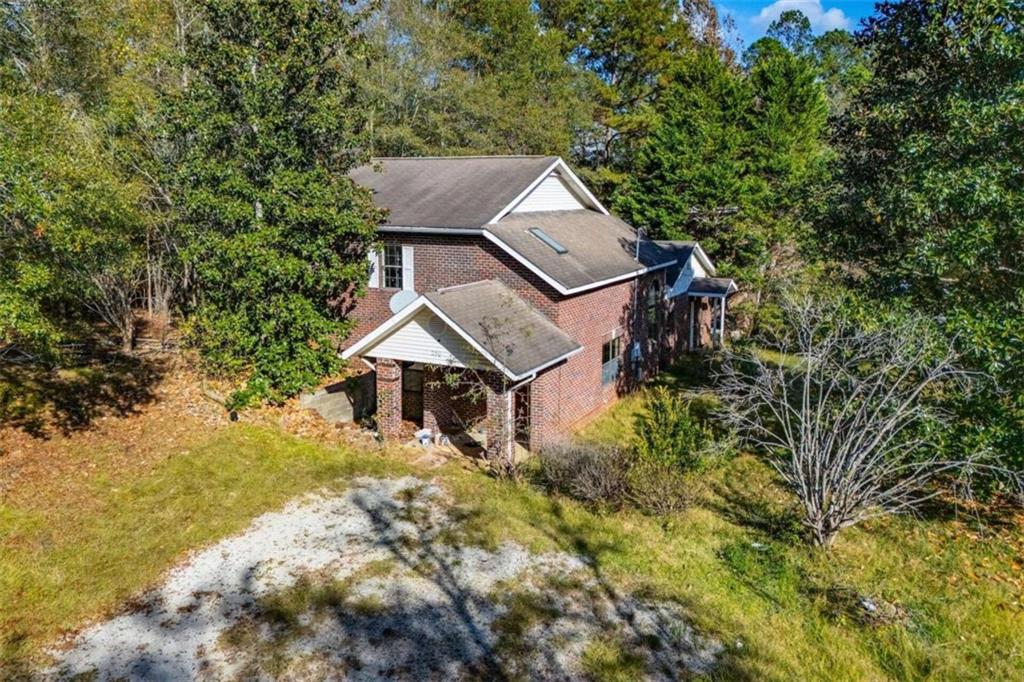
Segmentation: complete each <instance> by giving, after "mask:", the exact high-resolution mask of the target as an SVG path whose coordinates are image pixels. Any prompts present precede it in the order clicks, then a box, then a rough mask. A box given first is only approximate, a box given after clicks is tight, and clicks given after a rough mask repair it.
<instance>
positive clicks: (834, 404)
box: [718, 299, 1019, 547]
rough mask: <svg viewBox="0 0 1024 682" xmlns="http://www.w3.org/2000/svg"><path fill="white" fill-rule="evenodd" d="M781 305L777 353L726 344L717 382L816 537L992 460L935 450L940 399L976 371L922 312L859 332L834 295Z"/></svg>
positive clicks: (930, 491)
mask: <svg viewBox="0 0 1024 682" xmlns="http://www.w3.org/2000/svg"><path fill="white" fill-rule="evenodd" d="M785 308H786V312H787V317H788V319H789V325H790V326H789V329H788V332H787V333H785V334H784V336H783V338H781V339H780V340H779V341H778V342H777V343H776V344H775V348H774V349H775V350H777V351H779V352H780V353H782V354H783V355H782V358H783V359H782V360H778V359H776V360H774V361H768V360H765V359H762V358H761V357H759V356H758V355H757V354H755V353H749V352H748V353H743V352H736V351H726V353H725V358H724V362H723V366H722V369H721V370H720V374H719V376H718V379H719V383H720V387H721V394H722V397H723V402H724V410H723V411H724V415H725V417H726V419H727V420H728V421H729V422H730V424H731V425H732V426H733V427H734V428H736V430H737V431H738V433H739V434H740V435H741V436H742V437H743V438H745V439H746V441H747V442H748V443H749V444H751V445H753V446H755V447H757V448H759V449H761V450H764V451H766V452H768V453H770V454H772V455H774V457H773V459H772V461H773V464H774V466H775V468H776V469H777V470H778V472H779V474H780V475H781V476H782V478H783V480H784V481H785V482H786V484H787V485H788V487H789V488H790V489H791V490H792V491H793V492H794V493H795V494H796V496H797V498H798V500H799V502H800V504H801V506H802V507H803V523H804V525H805V526H806V528H807V529H808V531H809V533H810V535H811V538H812V540H813V542H814V543H815V544H817V545H820V546H825V547H827V546H830V545H831V544H832V542H833V541H834V539H835V537H836V535H837V534H838V533H839V531H840V530H841V529H843V528H846V527H849V526H852V525H854V524H856V523H859V522H861V521H864V520H866V519H869V518H872V517H876V516H880V515H884V514H893V513H899V512H904V511H909V510H911V509H913V508H914V507H915V506H916V505H919V504H920V503H921V502H923V501H924V500H926V499H928V498H930V497H933V496H934V495H935V494H937V491H938V488H937V487H936V486H934V485H933V483H934V482H935V478H936V477H937V476H942V475H964V476H965V477H969V476H970V472H972V471H976V470H978V469H979V468H983V469H996V468H998V467H996V465H995V464H994V463H991V462H989V461H988V455H987V453H966V454H963V455H962V456H956V457H953V458H948V457H945V456H944V455H943V453H942V449H941V448H940V447H939V443H938V439H939V438H941V435H942V433H943V431H944V430H945V427H946V426H948V423H947V422H948V420H949V416H948V415H947V414H946V413H945V412H944V411H943V410H942V409H941V408H940V407H939V405H938V398H940V397H941V396H942V395H943V394H946V395H948V392H951V391H965V390H969V389H970V386H971V384H972V383H973V380H974V379H975V377H972V376H971V375H970V374H969V373H967V372H966V371H964V370H962V369H960V368H959V366H958V364H957V354H956V351H955V349H954V344H953V343H952V342H951V341H949V340H943V339H937V338H936V335H935V334H934V333H929V330H928V325H927V322H926V321H925V320H923V319H921V318H917V317H914V316H909V317H905V318H901V319H899V320H893V321H888V320H887V321H886V323H885V324H879V325H877V328H871V329H865V328H864V326H862V325H859V324H857V322H856V321H855V320H854V319H852V317H851V316H850V315H848V314H846V313H845V312H844V310H843V308H842V306H841V305H840V304H838V303H835V302H826V301H820V300H813V299H803V300H800V301H790V302H789V303H787V304H786V306H785ZM1016 483H1017V484H1018V486H1019V481H1016Z"/></svg>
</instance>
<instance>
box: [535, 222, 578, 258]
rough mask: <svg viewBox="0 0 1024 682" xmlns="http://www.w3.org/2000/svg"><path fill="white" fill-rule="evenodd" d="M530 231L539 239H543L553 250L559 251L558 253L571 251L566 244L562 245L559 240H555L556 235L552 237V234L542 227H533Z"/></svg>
mask: <svg viewBox="0 0 1024 682" xmlns="http://www.w3.org/2000/svg"><path fill="white" fill-rule="evenodd" d="M529 232H530V234H532V235H533V236H534V237H536V238H537V239H539V240H541V241H542V242H544V243H545V244H547V245H548V246H550V247H551V250H552V251H554V252H555V253H557V254H563V253H569V249H567V248H565V247H564V246H562V245H561V244H559V243H558V242H557V241H555V239H554V237H552V236H551V235H549V234H548V233H547V232H545V231H544V230H542V229H540V228H539V227H531V228H530V230H529Z"/></svg>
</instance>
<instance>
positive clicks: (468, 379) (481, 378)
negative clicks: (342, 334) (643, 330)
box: [343, 280, 582, 461]
mask: <svg viewBox="0 0 1024 682" xmlns="http://www.w3.org/2000/svg"><path fill="white" fill-rule="evenodd" d="M580 350H582V348H581V347H580V345H579V344H577V343H576V342H574V341H573V340H572V339H570V338H569V337H568V336H566V335H565V333H564V332H562V331H561V330H560V329H558V328H557V327H556V326H555V325H554V324H553V323H552V322H551V321H550V320H548V318H546V317H545V316H544V315H542V314H541V313H540V312H539V311H537V310H536V309H535V308H533V307H532V306H530V305H529V304H528V303H526V302H525V301H523V300H522V299H521V298H519V297H518V296H516V294H515V293H514V292H512V291H511V290H510V289H508V288H507V287H506V286H505V285H504V284H501V283H500V282H497V281H494V280H485V281H481V282H474V283H472V284H467V285H463V286H458V287H451V288H448V289H442V290H439V291H436V292H430V293H427V294H424V295H422V296H419V297H418V298H416V300H414V301H412V302H411V303H409V304H408V305H407V306H406V307H404V308H402V309H401V310H399V311H398V312H397V313H396V314H395V315H394V316H392V317H391V318H390V319H389V320H387V321H386V322H385V323H384V324H382V325H381V326H380V327H378V328H377V329H375V330H374V331H373V332H371V333H370V334H368V335H367V336H366V337H364V338H363V339H361V340H360V341H359V342H357V343H356V344H355V345H353V346H352V347H351V348H349V349H348V350H347V351H345V353H343V357H346V358H352V357H359V358H362V359H364V360H365V361H367V362H368V363H370V364H372V365H373V367H374V370H375V372H376V382H377V386H376V388H377V414H376V422H377V428H378V430H379V432H380V434H381V435H382V436H383V437H384V438H387V439H395V438H398V437H399V436H400V435H401V434H402V429H403V423H407V424H408V423H412V424H415V425H417V426H419V427H421V428H423V429H428V430H429V431H430V432H431V435H434V434H444V435H446V436H449V437H451V436H456V435H458V434H461V433H465V432H468V431H470V430H475V431H479V432H481V433H482V434H483V438H482V440H483V442H484V446H485V454H486V456H487V457H488V458H489V459H492V460H500V461H511V459H512V457H513V454H514V451H515V445H516V441H517V440H519V441H520V442H521V443H522V444H523V445H524V446H527V447H528V444H529V440H530V435H531V432H532V430H533V428H534V423H533V419H532V415H531V411H530V402H531V401H530V393H531V391H530V388H531V384H532V382H533V381H534V379H536V377H537V376H538V374H539V373H541V372H543V371H544V370H546V369H548V368H550V367H553V366H555V365H557V364H560V363H561V362H564V361H565V360H566V359H567V358H568V357H570V356H572V355H574V354H575V353H577V352H579V351H580Z"/></svg>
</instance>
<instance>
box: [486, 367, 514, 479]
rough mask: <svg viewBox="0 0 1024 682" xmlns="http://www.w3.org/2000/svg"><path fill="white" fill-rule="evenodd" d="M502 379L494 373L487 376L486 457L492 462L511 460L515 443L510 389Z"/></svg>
mask: <svg viewBox="0 0 1024 682" xmlns="http://www.w3.org/2000/svg"><path fill="white" fill-rule="evenodd" d="M503 379H504V378H503V377H501V376H500V375H498V374H496V373H495V374H491V375H490V376H488V378H487V420H486V424H485V428H486V430H487V458H488V459H490V460H491V461H494V462H511V461H512V454H513V452H514V445H515V424H514V423H513V422H514V417H513V403H512V391H509V390H508V388H507V387H506V386H505V382H504V380H503Z"/></svg>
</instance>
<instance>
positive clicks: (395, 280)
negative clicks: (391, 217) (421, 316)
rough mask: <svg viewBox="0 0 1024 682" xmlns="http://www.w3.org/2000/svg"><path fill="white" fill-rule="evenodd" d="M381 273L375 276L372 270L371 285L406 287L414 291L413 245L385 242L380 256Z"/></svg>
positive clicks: (390, 287) (393, 287) (388, 287)
mask: <svg viewBox="0 0 1024 682" xmlns="http://www.w3.org/2000/svg"><path fill="white" fill-rule="evenodd" d="M380 265H381V268H380V269H381V274H380V277H379V281H380V283H379V284H378V277H376V276H374V271H373V268H372V267H371V272H370V286H371V287H375V286H383V287H384V288H385V289H405V290H406V291H413V289H414V286H413V255H412V247H411V246H402V245H401V244H385V245H384V252H383V253H382V254H381V258H380Z"/></svg>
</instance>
